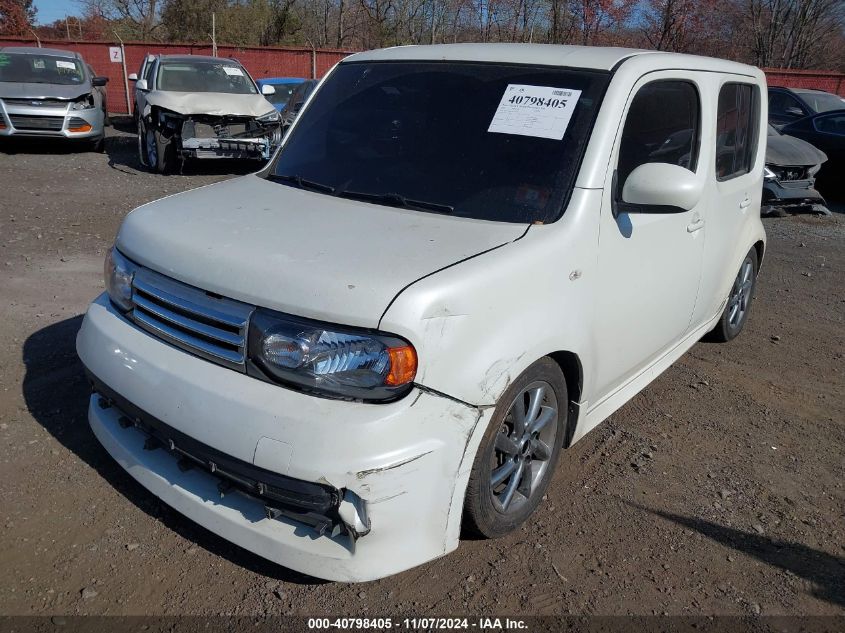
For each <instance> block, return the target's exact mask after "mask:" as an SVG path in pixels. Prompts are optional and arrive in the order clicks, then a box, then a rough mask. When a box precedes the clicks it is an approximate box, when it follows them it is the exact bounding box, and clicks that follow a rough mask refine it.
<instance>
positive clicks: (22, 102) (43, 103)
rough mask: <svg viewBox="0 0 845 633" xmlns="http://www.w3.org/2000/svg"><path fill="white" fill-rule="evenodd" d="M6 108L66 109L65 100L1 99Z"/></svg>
mask: <svg viewBox="0 0 845 633" xmlns="http://www.w3.org/2000/svg"><path fill="white" fill-rule="evenodd" d="M3 103H5V104H6V105H8V106H26V107H27V108H67V104H68V103H69V101H67V100H66V99H8V98H7V99H3Z"/></svg>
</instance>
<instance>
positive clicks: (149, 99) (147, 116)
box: [130, 55, 282, 173]
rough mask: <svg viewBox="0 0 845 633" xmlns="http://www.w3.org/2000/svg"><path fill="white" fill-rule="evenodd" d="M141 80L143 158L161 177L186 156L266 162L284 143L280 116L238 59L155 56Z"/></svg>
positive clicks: (138, 83) (270, 88)
mask: <svg viewBox="0 0 845 633" xmlns="http://www.w3.org/2000/svg"><path fill="white" fill-rule="evenodd" d="M142 68H143V69H144V70H143V74H142V76H141V77H140V78H139V77H138V76H137V75H134V74H133V75H132V76H130V79H132V80H133V81H135V102H136V106H135V107H136V109H137V113H136V114H137V120H138V153H139V155H140V159H141V163H142V164H143V165H144V166H146V167H149V168H151V169H153V170H155V171H157V172H159V173H168V172H171V171H173V170H174V169H175V168H176V167H177V165H178V164H179V163H180V161H181V160H184V159H186V158H246V159H258V160H267V159H268V158H270V155H271V154H272V153H273V152H274V151H275V149H276V148H277V147H278V145H279V143H280V141H281V138H282V131H281V127H280V126H281V119H280V117H279V113H278V112H277V111H276V109H275V108H274V107H273V104H272V103H270V102H269V101H268V100H267V99H265V98H264V95H270V94H273V93H274V92H275V88H273V86H264V87H263V88H261V90H259V89H258V86H257V85H256V84H255V82H254V81H253V80H252V77H250V76H249V73H247V71H246V70H245V69H244V67H243V66H241V65H240V63H238V62H237V61H236V60H234V59H225V58H221V57H203V56H200V55H158V56H156V57H152V56H150V57H148V58H147V59H146V60H145V61H144V65H143V67H142Z"/></svg>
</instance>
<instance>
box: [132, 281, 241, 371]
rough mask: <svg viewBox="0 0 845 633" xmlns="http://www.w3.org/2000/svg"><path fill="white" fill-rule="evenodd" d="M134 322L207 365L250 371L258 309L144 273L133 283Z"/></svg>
mask: <svg viewBox="0 0 845 633" xmlns="http://www.w3.org/2000/svg"><path fill="white" fill-rule="evenodd" d="M132 288H133V293H132V302H133V304H134V308H133V310H132V313H131V314H132V319H133V320H134V321H135V323H137V324H138V325H139V326H140V327H142V328H143V329H145V330H146V331H147V332H149V333H150V334H153V335H154V336H157V337H158V338H161V339H163V340H165V341H167V342H168V343H171V344H173V345H176V346H177V347H181V348H182V349H184V350H187V351H189V352H191V353H193V354H196V355H197V356H201V357H203V358H205V359H207V360H210V361H213V362H215V363H219V364H221V365H225V366H226V367H231V368H233V369H238V370H240V371H245V364H244V359H245V357H246V349H245V348H246V336H247V327H248V325H249V316H250V314H252V311H253V310H254V308H253V306H251V305H248V304H246V303H241V302H240V301H235V300H233V299H227V298H225V297H219V296H217V295H213V294H211V293H207V292H204V291H202V290H200V289H199V288H194V287H193V286H188V285H187V284H183V283H180V282H178V281H175V280H173V279H170V278H169V277H165V276H163V275H159V274H158V273H154V272H152V271H151V270H148V269H145V268H142V269H139V270H138V271H137V272H136V273H135V278H134V280H133V282H132Z"/></svg>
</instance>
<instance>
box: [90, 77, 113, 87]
mask: <svg viewBox="0 0 845 633" xmlns="http://www.w3.org/2000/svg"><path fill="white" fill-rule="evenodd" d="M107 83H109V78H108V77H94V78H93V79H91V85H92V86H95V87H102V86H105V85H106V84H107Z"/></svg>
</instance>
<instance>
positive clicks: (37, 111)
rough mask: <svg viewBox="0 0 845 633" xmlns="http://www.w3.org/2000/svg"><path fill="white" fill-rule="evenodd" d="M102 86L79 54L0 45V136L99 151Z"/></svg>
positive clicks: (103, 104) (104, 80)
mask: <svg viewBox="0 0 845 633" xmlns="http://www.w3.org/2000/svg"><path fill="white" fill-rule="evenodd" d="M107 82H108V78H107V77H97V76H95V75H94V71H93V69H92V68H91V66H89V65H88V64H86V63H85V60H83V59H82V56H81V55H79V53H74V52H72V51H65V50H59V49H52V48H31V47H26V46H5V47H0V138H4V137H30V138H36V137H39V138H59V139H66V140H68V141H74V142H84V143H86V144H88V145H90V146H91V148H92V149H94V150H95V151H100V152H101V151H103V146H104V138H105V126H106V122H107V120H108V116H107V110H106V95H105V89H104V87H105V85H106V83H107Z"/></svg>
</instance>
